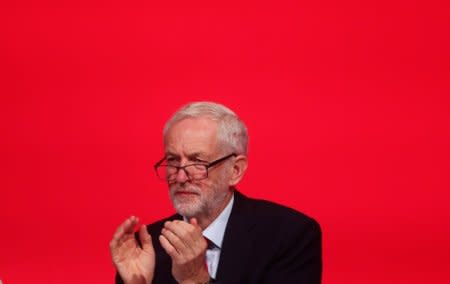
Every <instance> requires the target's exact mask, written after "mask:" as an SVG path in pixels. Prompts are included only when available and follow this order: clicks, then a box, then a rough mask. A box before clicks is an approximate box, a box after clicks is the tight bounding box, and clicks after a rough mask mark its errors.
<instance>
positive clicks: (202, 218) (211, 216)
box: [194, 191, 233, 230]
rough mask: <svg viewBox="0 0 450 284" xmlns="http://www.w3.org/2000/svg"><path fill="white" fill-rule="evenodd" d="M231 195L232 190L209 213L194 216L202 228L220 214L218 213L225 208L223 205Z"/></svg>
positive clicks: (225, 205) (225, 204) (226, 203)
mask: <svg viewBox="0 0 450 284" xmlns="http://www.w3.org/2000/svg"><path fill="white" fill-rule="evenodd" d="M232 196H233V191H230V192H229V193H228V194H227V195H226V196H225V199H224V200H223V201H222V203H221V204H220V206H215V208H213V210H212V211H211V212H210V213H209V214H207V215H201V216H194V217H196V218H197V222H198V224H199V225H200V227H201V228H202V230H205V229H206V228H207V227H208V226H209V225H210V224H211V223H212V222H213V221H214V220H215V219H216V218H217V217H218V216H219V215H220V213H222V211H223V210H224V209H225V207H227V205H228V203H229V202H230V200H231V197H232Z"/></svg>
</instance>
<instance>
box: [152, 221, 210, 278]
mask: <svg viewBox="0 0 450 284" xmlns="http://www.w3.org/2000/svg"><path fill="white" fill-rule="evenodd" d="M161 233H162V235H160V236H159V241H160V242H161V245H162V247H163V248H164V249H165V251H166V252H167V254H169V255H170V257H171V258H172V275H173V277H174V278H175V279H176V280H177V282H178V283H183V284H188V283H205V282H207V281H208V280H209V274H208V270H207V268H206V265H205V261H206V260H205V255H206V249H207V247H208V243H207V241H206V239H205V238H204V237H203V235H202V229H201V228H200V226H199V225H198V223H197V220H196V219H195V218H192V219H191V220H190V223H186V222H184V221H180V220H175V221H167V222H166V223H164V228H163V229H162V231H161Z"/></svg>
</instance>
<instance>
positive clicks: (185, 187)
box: [170, 184, 201, 194]
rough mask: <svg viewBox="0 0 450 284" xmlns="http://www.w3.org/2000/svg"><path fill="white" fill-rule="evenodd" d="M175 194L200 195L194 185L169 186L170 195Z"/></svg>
mask: <svg viewBox="0 0 450 284" xmlns="http://www.w3.org/2000/svg"><path fill="white" fill-rule="evenodd" d="M177 192H189V193H195V194H200V193H201V189H200V188H199V187H197V186H194V185H186V184H183V185H180V184H174V185H171V186H170V193H172V194H175V193H177Z"/></svg>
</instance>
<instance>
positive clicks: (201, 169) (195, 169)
mask: <svg viewBox="0 0 450 284" xmlns="http://www.w3.org/2000/svg"><path fill="white" fill-rule="evenodd" d="M185 170H186V172H187V174H188V176H189V179H191V180H199V179H204V178H206V177H207V176H208V170H207V168H206V166H205V165H201V164H195V165H189V166H186V167H185Z"/></svg>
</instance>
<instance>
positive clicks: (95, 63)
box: [0, 0, 450, 284]
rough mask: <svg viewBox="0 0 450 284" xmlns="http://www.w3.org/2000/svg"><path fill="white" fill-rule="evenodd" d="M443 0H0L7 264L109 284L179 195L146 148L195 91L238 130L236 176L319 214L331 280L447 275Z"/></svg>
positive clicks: (448, 67) (448, 23)
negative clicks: (226, 113)
mask: <svg viewBox="0 0 450 284" xmlns="http://www.w3.org/2000/svg"><path fill="white" fill-rule="evenodd" d="M448 12H449V7H448V2H447V1H434V0H431V1H387V0H383V1H355V0H353V1H352V0H344V1H332V0H323V1H233V2H230V1H226V2H220V3H219V2H214V1H201V2H198V1H177V2H173V1H129V2H126V1H113V2H111V1H70V2H69V1H3V2H2V3H1V4H0V32H1V33H0V36H1V37H0V72H1V73H0V75H1V79H0V82H1V89H0V94H1V101H0V121H1V122H0V127H1V128H0V129H1V137H0V138H1V140H0V143H1V148H0V158H1V168H0V188H1V189H0V190H1V191H0V194H1V195H0V226H1V227H0V228H1V229H0V279H2V280H3V283H4V284H20V283H112V280H113V274H114V270H113V267H112V265H111V261H110V258H109V252H108V242H109V240H110V238H111V235H112V233H113V231H114V230H115V227H116V226H117V225H118V224H119V223H121V222H122V220H123V219H124V218H126V217H127V216H129V215H131V214H134V215H137V216H139V217H141V219H142V220H143V221H144V222H146V223H149V222H152V221H155V220H156V219H159V218H162V217H164V216H167V215H168V214H170V213H171V212H172V208H171V205H170V203H169V200H168V194H167V189H166V186H165V185H164V184H162V183H159V182H158V180H157V179H156V177H155V176H154V173H153V172H152V165H153V163H154V162H156V161H157V160H158V159H160V158H161V155H162V138H161V130H162V127H163V124H164V121H165V120H166V119H167V118H169V116H170V115H171V114H172V113H173V112H174V111H175V110H176V109H177V108H178V107H180V106H181V105H183V104H185V103H186V102H189V101H197V100H212V101H217V102H221V103H224V104H226V105H228V106H229V107H231V108H232V109H234V110H235V111H236V112H237V113H238V114H239V115H240V116H241V117H242V119H243V120H244V121H245V122H246V123H247V125H248V128H249V131H250V168H249V170H248V173H247V176H246V177H245V179H244V181H243V182H242V184H241V185H240V186H239V188H240V190H241V191H242V192H244V193H245V194H247V195H250V196H253V197H259V198H264V199H270V200H273V201H276V202H279V203H282V204H285V205H287V206H291V207H294V208H296V209H298V210H301V211H303V212H305V213H306V214H309V215H311V216H313V217H315V218H316V219H317V220H318V221H319V222H320V224H321V226H322V229H323V248H324V254H323V256H324V274H323V276H324V280H323V283H325V284H331V283H337V284H341V283H342V284H351V283H355V284H360V283H409V284H415V283H449V282H450V270H449V267H450V218H449V217H450V210H449V209H448V208H447V207H448V204H449V203H450V202H449V201H450V200H449V199H450V198H449V197H450V193H449V189H450V179H449V173H450V131H449V126H450V99H449V94H450V87H449V86H450V84H449V78H450V57H449V50H450V20H449V17H448Z"/></svg>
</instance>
